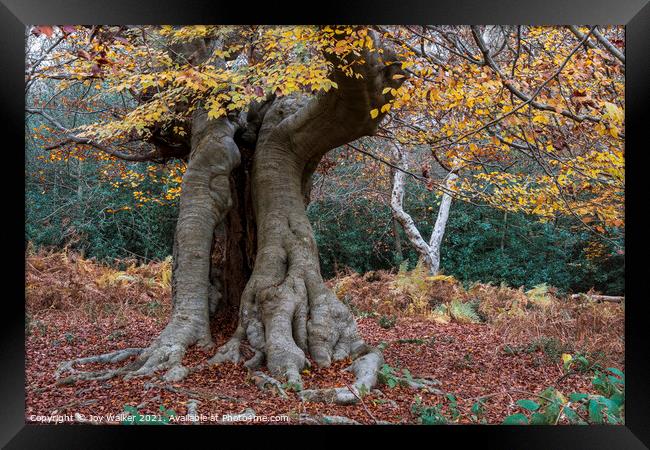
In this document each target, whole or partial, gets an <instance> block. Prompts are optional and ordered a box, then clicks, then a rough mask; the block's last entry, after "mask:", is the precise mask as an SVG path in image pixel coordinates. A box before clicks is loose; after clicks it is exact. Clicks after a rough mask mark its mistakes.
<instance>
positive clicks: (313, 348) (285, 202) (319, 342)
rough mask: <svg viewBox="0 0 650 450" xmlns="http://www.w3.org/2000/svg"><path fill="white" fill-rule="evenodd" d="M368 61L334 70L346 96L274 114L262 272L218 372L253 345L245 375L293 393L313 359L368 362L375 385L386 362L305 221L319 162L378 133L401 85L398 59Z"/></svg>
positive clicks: (255, 176)
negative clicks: (338, 290) (258, 372)
mask: <svg viewBox="0 0 650 450" xmlns="http://www.w3.org/2000/svg"><path fill="white" fill-rule="evenodd" d="M364 57H365V58H366V63H365V64H364V65H362V66H360V67H359V71H360V72H361V74H362V76H363V78H361V79H358V78H355V77H348V76H346V75H344V74H343V73H341V72H339V70H338V69H335V73H334V79H335V80H336V82H337V84H338V88H337V89H336V90H332V91H331V92H330V93H329V94H328V95H324V96H322V97H317V98H313V99H311V100H308V99H305V98H298V97H284V98H282V99H279V100H276V101H275V102H274V103H273V104H272V106H271V107H270V109H269V110H268V111H267V112H266V114H265V116H264V119H263V122H262V125H261V128H260V130H259V134H258V139H257V146H256V150H255V155H254V160H253V171H252V200H253V207H254V213H255V220H256V225H257V255H256V258H255V266H254V269H253V273H252V275H251V277H250V280H249V281H248V283H247V285H246V288H245V290H244V292H243V295H242V299H241V304H240V315H239V324H238V327H237V330H236V331H235V333H234V335H233V337H232V339H231V340H230V341H229V342H228V343H227V344H225V345H224V346H222V347H221V348H220V349H219V351H218V352H217V354H216V355H215V356H214V357H213V358H212V359H211V361H210V362H211V363H215V364H218V363H221V362H223V361H234V362H237V361H239V360H240V358H241V354H240V351H239V346H240V343H241V342H242V340H244V339H246V340H247V341H248V343H249V344H250V346H251V347H252V348H253V349H254V350H255V354H254V356H253V357H252V358H251V359H249V360H248V361H247V362H246V363H245V364H246V366H247V367H249V368H255V367H258V366H260V365H261V364H263V363H264V361H266V366H267V367H268V368H269V370H270V371H271V373H272V375H273V376H276V377H280V378H283V379H286V380H288V381H289V382H290V383H292V384H293V385H298V386H300V385H301V378H300V375H299V373H300V371H301V370H302V369H303V368H304V367H305V366H306V365H308V364H309V363H308V360H307V355H309V356H311V358H312V359H313V361H314V362H315V363H316V364H318V365H320V366H327V365H329V364H330V363H331V361H332V360H339V359H343V358H346V357H348V356H351V357H353V358H356V357H358V356H360V355H363V354H366V356H364V357H363V358H360V359H359V360H358V361H359V363H358V364H356V365H355V366H354V368H353V370H354V371H355V373H356V375H357V379H358V380H361V381H359V382H360V383H371V382H372V380H375V379H376V377H375V375H376V370H377V369H378V366H379V365H380V363H381V361H382V359H381V356H380V355H379V354H378V353H376V352H370V353H369V350H370V349H369V348H368V347H367V346H366V344H365V343H364V342H363V339H362V338H361V337H360V335H359V333H358V331H357V327H356V323H355V321H354V317H353V316H352V314H351V313H350V311H349V309H348V307H347V306H346V305H345V304H344V303H342V302H341V301H339V300H338V299H337V298H336V296H335V295H334V293H333V292H332V291H331V290H329V289H328V288H327V287H326V286H325V284H324V282H323V279H322V276H321V273H320V264H319V259H318V249H317V247H316V243H315V240H314V236H313V231H312V228H311V225H310V223H309V220H308V219H307V215H306V212H305V204H306V203H307V201H306V199H308V197H309V190H310V186H311V183H310V182H311V176H312V173H313V171H314V169H315V168H316V166H317V165H318V162H319V161H320V159H321V158H322V157H323V156H324V155H325V154H326V153H327V152H328V151H330V150H332V149H334V148H336V147H338V146H340V145H342V144H344V143H347V142H350V141H352V140H354V139H357V138H359V137H361V136H364V135H369V134H373V133H374V131H375V130H376V127H377V125H378V123H379V120H378V119H375V120H373V119H372V118H371V116H370V114H369V113H370V110H371V109H373V108H376V107H380V106H381V105H383V104H384V103H386V102H387V97H386V95H385V94H382V91H383V88H384V87H386V86H391V87H398V86H399V85H400V84H401V81H397V80H395V79H394V78H393V75H395V74H396V73H398V72H401V69H399V64H395V63H394V61H395V56H394V54H390V52H387V54H385V55H384V58H385V60H384V58H382V57H381V56H379V55H378V54H377V53H376V52H375V53H368V54H365V55H364ZM389 58H392V60H391V59H389ZM385 61H391V62H390V63H388V64H387V63H386V62H385ZM398 79H399V77H398ZM359 80H362V81H359ZM367 387H370V386H367ZM347 394H350V393H349V392H348V393H347ZM347 396H349V395H343V397H346V398H347Z"/></svg>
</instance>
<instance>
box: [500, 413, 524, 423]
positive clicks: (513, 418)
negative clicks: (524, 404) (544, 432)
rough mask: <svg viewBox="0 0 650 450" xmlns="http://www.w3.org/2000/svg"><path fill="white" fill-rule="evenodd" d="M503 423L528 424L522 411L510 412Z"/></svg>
mask: <svg viewBox="0 0 650 450" xmlns="http://www.w3.org/2000/svg"><path fill="white" fill-rule="evenodd" d="M503 425H528V418H527V417H526V416H524V415H523V414H522V413H517V414H512V415H510V416H508V417H506V418H505V420H504V421H503Z"/></svg>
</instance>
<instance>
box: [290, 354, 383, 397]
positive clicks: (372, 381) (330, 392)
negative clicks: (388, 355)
mask: <svg viewBox="0 0 650 450" xmlns="http://www.w3.org/2000/svg"><path fill="white" fill-rule="evenodd" d="M383 364H384V357H383V355H382V354H381V352H380V351H379V350H377V349H372V350H371V351H369V352H368V353H366V354H365V355H363V356H361V357H360V358H358V359H356V360H355V361H354V362H353V363H352V364H351V365H350V367H348V368H347V369H346V370H350V371H352V372H354V375H355V378H356V379H355V382H354V384H353V385H352V386H348V387H338V388H329V389H307V390H304V391H301V392H300V393H299V394H298V395H300V397H301V398H302V399H303V400H304V401H308V402H321V403H334V404H337V405H354V404H356V403H359V402H360V401H361V396H362V395H364V394H365V393H368V392H370V391H371V390H372V388H373V387H374V386H375V385H376V384H377V377H378V373H379V369H380V368H381V366H382V365H383Z"/></svg>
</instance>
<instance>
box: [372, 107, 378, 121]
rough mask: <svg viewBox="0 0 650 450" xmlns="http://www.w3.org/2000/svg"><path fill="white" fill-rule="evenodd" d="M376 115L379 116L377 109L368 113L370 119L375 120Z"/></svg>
mask: <svg viewBox="0 0 650 450" xmlns="http://www.w3.org/2000/svg"><path fill="white" fill-rule="evenodd" d="M378 115H379V110H378V109H377V108H375V109H373V110H371V111H370V117H372V118H373V119H374V118H376V117H377V116H378Z"/></svg>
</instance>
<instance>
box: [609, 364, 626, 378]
mask: <svg viewBox="0 0 650 450" xmlns="http://www.w3.org/2000/svg"><path fill="white" fill-rule="evenodd" d="M605 370H606V371H608V372H611V373H613V374H614V375H616V376H618V377H619V378H625V374H624V373H623V372H621V371H620V370H618V369H617V368H616V367H608V368H607V369H605Z"/></svg>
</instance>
